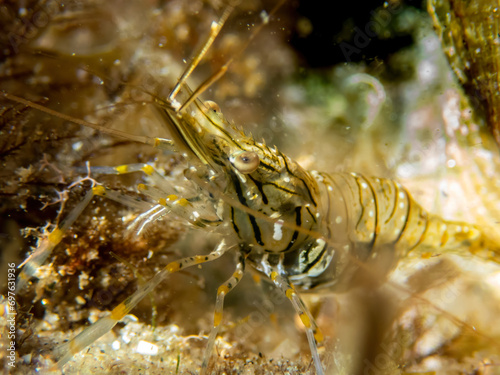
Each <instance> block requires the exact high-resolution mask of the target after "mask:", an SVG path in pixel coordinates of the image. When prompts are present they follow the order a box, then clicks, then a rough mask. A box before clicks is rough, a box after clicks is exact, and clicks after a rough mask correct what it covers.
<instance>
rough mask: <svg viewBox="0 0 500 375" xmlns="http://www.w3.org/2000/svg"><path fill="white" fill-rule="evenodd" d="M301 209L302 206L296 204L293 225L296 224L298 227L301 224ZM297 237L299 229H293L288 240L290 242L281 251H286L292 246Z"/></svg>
mask: <svg viewBox="0 0 500 375" xmlns="http://www.w3.org/2000/svg"><path fill="white" fill-rule="evenodd" d="M301 210H302V206H297V207H295V225H297V226H298V227H300V226H301V224H302V215H301ZM298 237H299V231H298V230H295V231H294V232H293V235H292V239H291V240H290V242H289V243H288V246H287V247H286V249H285V250H283V251H288V250H290V249H291V247H292V246H293V244H294V243H295V241H297V238H298Z"/></svg>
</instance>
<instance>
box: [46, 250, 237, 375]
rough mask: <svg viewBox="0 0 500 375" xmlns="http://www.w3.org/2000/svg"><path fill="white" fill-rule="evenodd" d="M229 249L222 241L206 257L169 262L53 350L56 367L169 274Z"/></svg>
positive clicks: (129, 309) (126, 311)
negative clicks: (89, 324) (107, 312)
mask: <svg viewBox="0 0 500 375" xmlns="http://www.w3.org/2000/svg"><path fill="white" fill-rule="evenodd" d="M228 249H229V248H228V247H227V246H226V244H225V242H224V240H222V241H221V243H220V244H219V245H218V246H217V248H216V249H215V250H214V251H212V252H211V253H210V254H208V255H196V256H192V257H186V258H182V259H179V260H176V261H174V262H171V263H169V264H167V265H166V266H165V268H163V269H162V270H161V271H159V272H158V273H157V274H156V275H155V276H153V278H152V279H151V280H149V281H148V282H147V283H146V284H144V285H143V286H141V287H140V288H139V289H138V290H137V291H136V292H135V293H134V294H132V295H131V296H130V297H128V298H127V299H126V300H125V301H123V302H122V303H120V304H119V305H118V306H116V307H115V308H114V309H113V310H112V311H111V313H110V314H109V315H107V316H105V317H102V318H101V319H99V320H98V321H97V322H95V323H94V324H92V325H91V326H89V327H87V328H85V329H84V330H83V331H82V332H80V333H79V334H78V335H77V336H76V337H75V338H73V339H72V340H71V341H69V342H67V343H65V344H62V345H61V346H60V347H59V348H57V349H56V350H55V353H56V354H55V356H56V359H57V366H58V367H59V368H62V366H63V365H64V364H65V363H66V362H68V361H69V360H70V359H71V358H72V357H73V356H74V355H75V354H77V353H78V352H80V351H81V350H82V349H85V348H86V347H87V346H89V345H90V344H92V343H93V342H94V341H96V340H97V339H99V338H100V337H101V336H103V335H104V334H106V333H107V332H109V331H110V330H111V329H113V327H114V326H115V325H116V324H117V323H118V322H119V321H120V320H122V319H123V317H124V316H125V315H127V314H128V313H129V312H130V311H131V310H132V309H133V308H134V307H135V306H136V305H137V304H138V303H139V302H140V301H141V300H142V299H143V298H144V297H145V296H147V295H148V294H149V293H150V292H151V291H152V290H153V289H154V288H156V286H157V285H158V284H160V283H161V282H162V281H163V280H165V279H166V277H167V276H168V275H170V274H171V273H174V272H177V271H180V270H184V269H186V268H188V267H192V266H195V265H198V264H202V263H207V262H211V261H212V260H215V259H218V258H220V257H221V256H222V255H223V254H224V253H225V252H226V251H227V250H228Z"/></svg>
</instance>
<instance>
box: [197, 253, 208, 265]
mask: <svg viewBox="0 0 500 375" xmlns="http://www.w3.org/2000/svg"><path fill="white" fill-rule="evenodd" d="M207 260H208V259H207V257H206V256H203V255H196V256H195V257H194V261H195V262H196V264H200V263H204V262H206V261H207Z"/></svg>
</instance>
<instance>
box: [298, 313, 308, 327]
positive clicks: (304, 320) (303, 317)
mask: <svg viewBox="0 0 500 375" xmlns="http://www.w3.org/2000/svg"><path fill="white" fill-rule="evenodd" d="M299 318H300V320H301V321H302V324H304V327H306V328H311V319H309V317H308V316H307V314H306V313H300V314H299Z"/></svg>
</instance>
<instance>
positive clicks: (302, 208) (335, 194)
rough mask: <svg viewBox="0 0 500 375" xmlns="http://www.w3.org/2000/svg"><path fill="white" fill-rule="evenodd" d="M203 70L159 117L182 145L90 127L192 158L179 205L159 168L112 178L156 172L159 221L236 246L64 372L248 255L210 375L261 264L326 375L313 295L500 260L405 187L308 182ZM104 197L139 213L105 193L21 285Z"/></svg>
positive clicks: (103, 326)
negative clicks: (238, 302)
mask: <svg viewBox="0 0 500 375" xmlns="http://www.w3.org/2000/svg"><path fill="white" fill-rule="evenodd" d="M222 23H223V22H222V21H221V22H219V24H218V26H219V28H220V26H221V25H222ZM212 39H213V38H212ZM205 47H206V48H208V47H207V46H205ZM206 48H205V50H206ZM198 60H199V59H198ZM198 60H196V59H195V60H194V61H195V62H194V63H193V64H196V61H198ZM193 68H194V66H193V65H192V66H190V67H188V69H187V70H186V72H187V73H186V74H185V75H184V76H183V78H182V79H181V80H180V81H179V83H178V85H177V86H176V87H175V88H174V89H173V90H172V92H171V94H170V95H169V96H168V97H167V99H162V98H159V97H157V98H155V99H154V103H153V106H154V108H155V111H156V112H157V113H158V116H159V118H160V120H161V121H162V122H164V123H165V124H167V125H168V128H169V130H170V133H171V139H163V138H148V137H138V136H137V137H136V136H131V135H128V134H125V133H121V132H118V131H111V130H109V129H107V128H104V127H101V126H99V125H95V124H89V123H85V122H83V121H82V122H81V123H82V124H83V125H86V126H91V127H93V128H96V129H98V130H100V131H103V132H106V133H109V134H112V135H115V136H119V137H125V138H128V139H129V140H133V141H136V142H142V143H146V144H149V145H151V146H153V147H155V148H158V149H167V150H175V151H176V152H180V153H182V154H183V155H184V156H185V157H186V158H187V160H188V162H189V168H187V169H186V170H185V172H184V174H185V176H186V178H187V179H188V180H190V181H191V182H192V189H187V190H186V191H187V192H188V193H190V194H191V195H189V196H184V197H181V196H178V195H176V193H175V192H174V191H171V190H170V189H171V187H170V185H169V184H167V183H165V182H164V180H163V179H162V177H161V175H160V174H159V173H158V172H156V171H155V170H154V168H153V167H152V166H150V165H139V164H133V165H122V166H117V167H102V168H101V173H108V174H124V173H132V172H137V171H142V172H144V173H145V174H147V175H149V176H150V181H152V186H148V185H144V184H140V185H139V186H138V189H139V190H140V191H141V192H142V193H144V194H145V195H146V196H147V197H149V198H151V200H152V201H153V202H154V205H153V206H152V208H150V212H149V216H148V217H149V219H148V220H149V221H151V220H153V219H154V218H156V217H161V216H163V215H165V214H167V213H169V212H172V213H174V214H175V215H177V216H178V217H181V218H183V219H185V220H186V221H188V222H189V223H191V224H192V225H193V226H195V227H198V228H210V229H211V230H214V231H218V232H220V233H221V234H223V237H224V239H223V240H222V241H221V242H220V244H219V245H218V246H217V247H216V249H215V250H214V251H213V252H211V253H209V254H206V255H198V256H193V257H187V258H183V259H179V260H177V261H173V262H171V263H169V264H168V265H167V266H166V267H165V268H164V269H162V270H161V271H160V272H158V273H157V274H156V275H155V276H154V277H153V278H152V279H151V280H149V281H148V282H147V283H145V284H144V285H142V286H141V287H140V288H139V289H138V290H137V291H136V292H135V293H134V294H132V295H131V296H130V297H128V298H127V299H126V300H125V301H124V302H122V303H121V304H119V305H118V306H116V307H115V308H114V309H113V310H112V311H111V313H110V314H109V315H107V316H105V317H103V318H101V319H100V320H98V321H97V322H95V323H94V324H92V325H91V326H89V327H88V328H86V329H84V330H83V331H82V332H81V333H80V334H79V335H77V336H76V337H75V338H74V339H73V340H71V341H70V342H68V343H65V344H63V345H61V346H60V347H59V348H57V349H56V350H55V357H56V360H57V361H58V366H59V367H62V366H64V364H65V363H66V362H67V361H68V360H70V359H71V358H72V356H74V355H75V354H76V353H78V352H79V351H81V350H82V349H84V348H85V347H87V346H88V345H90V344H91V343H93V342H94V341H95V340H97V339H98V338H99V337H101V336H102V335H104V334H105V333H107V332H109V331H110V330H111V329H112V328H113V327H114V326H115V325H116V324H117V323H118V322H119V321H120V320H122V319H123V317H124V316H125V315H127V314H128V313H129V312H130V311H131V310H132V309H133V308H134V307H135V306H136V305H137V304H138V303H139V301H140V300H141V299H143V298H144V297H145V296H147V295H148V293H150V292H151V291H152V290H153V289H154V288H155V287H156V286H157V285H158V284H159V283H161V282H162V281H163V280H165V279H166V277H167V276H168V275H169V274H171V273H174V272H177V271H179V270H184V269H186V268H188V267H191V266H193V265H199V264H202V263H205V262H210V261H212V260H215V259H217V258H219V257H220V256H221V255H222V254H224V253H225V252H227V251H232V252H235V253H236V254H237V262H236V266H235V270H234V273H233V274H232V276H231V277H230V278H229V279H228V280H227V281H226V282H225V283H223V284H222V285H221V286H220V287H219V288H218V291H217V297H216V304H215V314H214V322H213V329H212V331H211V333H210V335H209V337H208V343H207V346H206V349H205V354H204V357H203V361H202V364H201V373H205V372H206V371H207V369H208V365H209V361H210V359H211V356H212V353H213V351H214V344H215V339H216V337H217V334H218V331H219V327H220V324H221V321H222V313H223V303H224V298H225V296H226V295H227V294H228V293H229V292H230V291H231V290H232V289H233V288H235V287H236V285H237V284H238V282H239V281H240V280H241V278H242V277H243V274H244V271H245V266H246V265H250V266H251V267H253V268H254V269H256V270H258V271H259V272H261V273H263V274H264V275H265V276H267V278H268V279H269V280H270V281H271V282H272V283H273V284H274V285H275V286H276V287H277V288H278V289H279V290H280V291H281V292H282V293H283V294H284V295H286V297H287V298H288V299H289V300H290V301H291V303H292V305H293V307H294V309H295V311H296V313H297V314H298V315H299V317H300V320H301V321H302V323H303V325H304V327H305V330H306V334H307V339H308V343H309V346H310V351H311V354H312V358H313V362H314V366H315V368H316V373H317V374H323V373H324V369H323V365H322V362H321V359H320V355H319V352H318V345H320V344H321V342H322V340H323V337H322V334H321V332H320V329H319V328H318V326H317V324H316V323H315V320H314V318H313V316H312V314H311V313H310V311H309V310H308V308H307V306H306V305H305V303H304V302H303V300H302V298H301V297H300V292H301V291H309V290H316V289H318V288H328V290H331V291H345V290H347V289H349V288H351V287H353V286H354V285H358V284H359V283H362V282H363V281H364V280H366V279H370V278H379V277H380V276H383V275H386V274H387V273H388V272H389V271H390V270H392V269H393V268H394V267H395V266H396V264H397V263H398V261H399V260H400V259H402V258H404V257H406V256H408V255H411V254H420V255H421V256H424V255H425V254H429V253H434V252H436V253H437V252H443V251H448V250H449V251H453V250H459V249H463V248H465V249H467V251H470V252H472V253H474V252H476V251H480V250H483V249H487V250H489V251H491V252H492V254H493V251H494V250H495V249H494V248H493V247H491V248H489V246H490V245H489V244H487V243H486V242H485V241H486V240H485V238H484V236H483V235H482V233H481V232H480V231H479V230H478V229H477V228H476V227H475V226H473V225H469V224H464V223H458V222H448V221H445V220H442V219H440V218H439V217H437V216H434V215H431V214H429V213H427V212H426V211H425V210H424V209H423V208H422V207H421V206H420V205H419V204H418V203H416V202H415V201H414V200H413V199H412V197H411V196H410V194H409V193H408V191H407V190H406V189H405V188H404V187H402V186H401V185H400V184H399V183H397V182H395V181H392V180H388V179H382V178H371V177H364V176H362V175H359V174H347V173H335V174H326V173H319V172H316V171H308V170H305V169H303V168H302V167H301V166H300V165H299V164H298V163H297V162H295V161H294V160H292V159H291V158H289V157H288V156H286V155H284V154H283V153H282V152H280V151H278V150H277V149H276V148H272V147H268V146H267V145H266V144H264V143H261V142H258V141H256V140H255V139H253V138H252V137H251V136H248V135H246V134H245V133H244V132H243V131H242V130H240V129H238V128H237V127H236V126H235V125H234V124H232V123H230V122H229V121H227V120H226V119H225V118H224V116H223V114H222V112H221V110H220V108H219V107H218V105H217V104H215V103H213V102H202V101H201V100H200V99H199V91H203V90H197V91H194V92H193V91H192V90H190V88H189V87H188V85H187V83H186V78H187V77H188V76H189V74H190V72H191V71H192V69H193ZM206 85H207V84H205V86H206ZM202 89H203V87H202ZM4 97H5V98H7V99H10V100H15V101H18V102H21V103H24V104H27V105H29V106H31V107H34V108H38V109H41V110H43V108H39V107H40V106H38V105H36V104H34V103H31V102H27V101H25V100H24V99H21V98H18V97H15V96H13V95H11V94H7V93H4ZM94 195H102V196H107V197H109V198H110V199H115V200H117V201H119V202H122V203H126V204H132V205H137V203H136V202H135V203H134V202H129V201H125V200H126V198H125V197H124V196H122V195H119V194H117V193H115V192H114V191H112V190H109V189H106V188H104V187H102V186H96V187H94V188H92V190H91V191H90V192H89V193H88V194H87V196H86V197H85V198H84V200H83V201H82V202H81V203H80V204H79V205H78V206H77V207H76V208H75V209H74V210H73V211H72V212H71V213H70V214H69V215H68V216H67V218H66V220H65V221H64V222H63V224H61V225H59V226H58V227H57V228H56V229H55V230H54V231H53V232H52V233H51V234H50V235H49V236H48V237H47V238H46V239H45V240H43V241H42V243H41V244H40V245H39V247H38V249H37V250H35V252H34V254H33V255H32V256H31V258H30V259H29V260H28V261H27V262H26V264H25V265H24V269H23V272H22V273H21V274H20V275H19V283H20V285H24V284H26V282H27V281H28V280H29V279H30V278H31V277H32V276H34V270H35V269H36V268H37V266H39V265H41V264H42V263H43V262H44V261H45V260H46V259H47V257H48V256H49V255H50V252H51V250H52V249H53V248H54V247H55V246H56V245H57V244H58V243H59V242H60V240H61V238H62V236H63V234H64V232H65V230H66V229H67V228H68V227H69V226H70V225H71V224H72V223H73V222H74V221H75V220H76V219H77V217H78V215H79V213H80V212H81V211H82V210H83V209H84V208H85V206H86V205H87V204H88V203H89V202H90V200H91V198H92V196H94ZM149 207H151V206H149ZM138 208H144V206H140V207H139V206H138ZM151 218H153V219H151ZM490 255H491V254H490Z"/></svg>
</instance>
